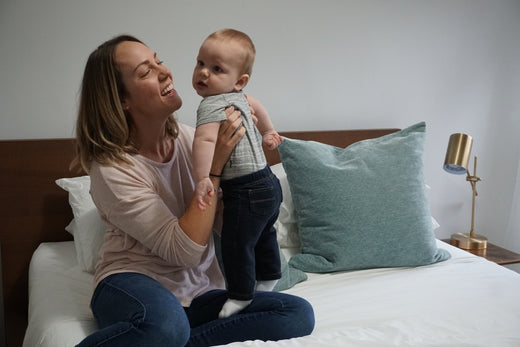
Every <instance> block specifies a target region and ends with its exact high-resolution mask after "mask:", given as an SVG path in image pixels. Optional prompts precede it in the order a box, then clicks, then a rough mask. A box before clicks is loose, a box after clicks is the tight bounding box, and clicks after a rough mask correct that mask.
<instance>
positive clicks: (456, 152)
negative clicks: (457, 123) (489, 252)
mask: <svg viewBox="0 0 520 347" xmlns="http://www.w3.org/2000/svg"><path fill="white" fill-rule="evenodd" d="M472 144H473V139H472V138H471V136H469V135H466V134H460V133H457V134H452V135H451V136H450V141H449V142H448V149H447V150H446V159H444V170H446V171H447V172H449V173H451V174H455V175H463V174H466V181H468V182H469V183H470V184H471V189H472V190H473V202H472V208H471V229H470V232H469V233H456V234H453V235H451V239H450V243H451V244H452V245H454V246H456V247H459V248H463V249H486V247H487V238H486V237H484V236H482V235H477V234H475V198H476V197H477V195H478V194H477V182H478V181H480V180H481V179H480V178H479V177H477V157H476V156H475V162H474V171H473V175H470V173H469V170H468V161H469V156H470V153H471V146H472Z"/></svg>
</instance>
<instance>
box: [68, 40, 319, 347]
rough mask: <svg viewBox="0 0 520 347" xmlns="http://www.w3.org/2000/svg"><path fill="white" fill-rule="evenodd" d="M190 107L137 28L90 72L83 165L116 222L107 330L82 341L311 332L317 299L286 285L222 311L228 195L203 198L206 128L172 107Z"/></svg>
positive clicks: (107, 261) (83, 111) (102, 53)
mask: <svg viewBox="0 0 520 347" xmlns="http://www.w3.org/2000/svg"><path fill="white" fill-rule="evenodd" d="M181 105H182V100H181V98H180V97H179V95H178V94H177V92H176V91H175V89H174V88H173V77H172V74H171V72H170V71H169V70H168V69H167V68H166V67H165V66H164V65H163V63H162V61H160V60H159V58H158V56H157V54H156V53H154V52H153V51H152V50H150V49H149V48H148V47H147V46H146V45H144V44H143V43H142V42H140V41H139V40H137V39H136V38H134V37H131V36H119V37H116V38H114V39H112V40H109V41H107V42H105V43H104V44H102V45H101V46H100V47H98V49H96V50H95V51H94V52H93V53H92V54H91V55H90V57H89V59H88V61H87V65H86V67H85V72H84V76H83V83H82V90H81V101H80V107H79V114H78V121H77V158H76V160H77V162H78V163H79V164H80V165H81V166H82V167H83V169H85V170H86V171H87V172H88V173H89V174H90V177H91V194H92V198H93V200H94V202H95V204H96V206H97V207H98V209H99V211H100V214H101V217H102V218H103V220H104V221H105V223H106V225H107V231H106V234H105V240H104V243H103V246H102V248H101V251H100V255H101V259H100V261H99V262H98V264H97V265H96V271H95V277H94V279H95V291H94V294H93V296H92V301H91V307H92V311H93V313H94V316H95V318H96V320H97V322H98V325H99V329H100V330H99V331H97V332H95V333H94V334H92V335H90V336H88V337H87V338H85V340H83V341H82V342H81V343H80V344H79V346H100V345H103V346H105V345H106V346H184V345H189V346H210V345H218V344H226V343H230V342H233V341H244V340H250V339H261V340H279V339H285V338H291V337H297V336H303V335H307V334H310V333H311V331H312V329H313V328H314V314H313V311H312V307H311V306H310V304H309V303H308V302H306V301H305V300H303V299H301V298H298V297H295V296H290V295H287V294H283V293H273V292H259V293H257V295H256V296H255V299H254V301H253V302H252V303H251V305H249V306H248V307H247V308H246V309H244V310H243V311H241V312H240V313H239V314H235V315H232V316H230V317H228V318H225V319H218V313H219V311H220V309H221V308H222V305H223V304H224V302H225V301H226V299H227V293H226V291H225V290H223V289H222V288H224V280H223V277H222V273H221V272H220V269H219V267H218V263H217V260H216V257H215V251H214V244H213V238H212V234H211V233H212V227H213V222H214V219H215V211H216V207H217V205H218V204H217V194H215V193H213V194H209V196H208V197H207V199H208V200H207V204H208V208H206V209H205V210H204V211H201V210H200V209H199V208H198V207H197V201H196V199H193V197H192V195H193V191H194V182H193V178H192V173H191V171H192V163H191V146H192V141H193V134H194V129H193V128H190V127H188V126H186V125H183V124H178V123H177V122H176V120H175V119H174V118H173V116H172V114H173V112H175V111H176V110H178V109H179V108H180V107H181ZM226 115H227V116H228V120H227V121H226V122H224V123H223V124H222V126H221V128H220V131H219V140H218V143H217V146H216V149H215V155H214V159H213V163H212V165H211V172H212V173H214V174H215V175H214V176H212V177H211V179H212V181H213V185H214V186H215V187H219V184H220V181H219V177H218V176H219V174H220V173H221V171H222V169H223V167H224V165H225V163H226V161H227V159H228V157H229V155H230V153H231V151H232V149H233V148H234V146H235V145H236V143H237V142H238V140H239V139H240V138H241V137H242V136H243V134H244V129H243V128H242V127H240V116H239V112H234V111H233V109H229V110H227V111H226Z"/></svg>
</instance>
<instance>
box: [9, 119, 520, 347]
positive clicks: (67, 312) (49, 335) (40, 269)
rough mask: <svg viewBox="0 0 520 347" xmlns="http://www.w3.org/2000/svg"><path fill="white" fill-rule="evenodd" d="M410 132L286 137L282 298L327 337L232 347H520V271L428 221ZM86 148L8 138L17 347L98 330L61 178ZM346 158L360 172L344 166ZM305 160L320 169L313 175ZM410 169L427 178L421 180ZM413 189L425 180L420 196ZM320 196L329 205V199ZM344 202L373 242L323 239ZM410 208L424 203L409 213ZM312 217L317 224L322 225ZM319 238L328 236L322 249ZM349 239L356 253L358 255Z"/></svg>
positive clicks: (12, 340) (281, 170) (278, 169)
mask: <svg viewBox="0 0 520 347" xmlns="http://www.w3.org/2000/svg"><path fill="white" fill-rule="evenodd" d="M410 128H413V131H411V130H410ZM410 128H407V129H403V130H400V131H399V130H398V129H369V130H341V131H313V132H285V133H282V135H284V136H285V137H286V138H288V139H301V140H304V141H298V140H294V141H293V140H290V141H287V146H286V147H285V148H283V150H282V148H281V149H280V153H281V156H282V160H283V161H284V165H281V164H279V162H280V156H279V154H278V153H277V152H269V153H267V156H268V160H269V162H270V163H271V165H272V167H273V171H274V172H275V173H276V174H277V175H278V176H279V178H280V180H281V183H282V188H283V189H284V204H285V205H283V206H282V208H281V213H280V219H279V222H278V223H277V226H278V228H279V243H280V247H281V252H282V255H283V258H284V260H285V261H284V263H283V265H284V278H282V280H283V282H284V283H283V285H284V287H283V288H281V290H284V291H286V292H288V293H292V294H295V295H299V296H302V297H304V298H306V299H308V300H309V301H310V302H311V303H312V305H313V307H314V310H315V315H316V328H315V330H314V332H313V333H312V335H310V336H307V337H303V338H298V339H291V340H285V341H278V342H270V341H268V342H263V341H247V342H245V343H232V344H230V345H229V346H430V345H435V346H442V345H444V346H453V345H458V346H519V345H520V329H519V327H520V297H519V294H518V293H520V275H519V274H518V273H516V272H513V271H511V270H509V269H507V268H505V267H502V266H499V265H497V264H495V263H492V262H490V261H487V260H486V259H484V258H482V257H477V256H475V255H473V254H470V253H468V252H465V251H463V250H460V249H458V248H455V247H453V246H451V245H449V244H446V243H444V242H442V241H440V240H437V239H435V237H434V236H433V235H434V234H433V229H434V227H435V226H436V225H435V220H434V219H433V218H432V217H431V216H430V215H427V214H428V213H429V210H428V207H427V190H426V189H425V188H424V182H423V181H424V179H423V177H422V176H421V174H422V164H421V162H422V151H421V148H420V147H421V144H420V142H421V141H423V140H424V125H416V126H414V127H410ZM418 129H422V131H418ZM418 133H422V135H421V134H419V135H418ZM412 137H413V139H412ZM310 140H312V141H310ZM358 141H361V142H358ZM397 142H399V143H398V145H396V143H397ZM73 143H74V141H73V140H72V139H52V140H48V139H46V140H17V141H0V156H1V158H2V161H1V162H0V178H1V179H0V187H1V188H0V193H1V194H0V196H1V197H0V203H1V209H0V210H1V211H2V212H1V213H2V225H3V227H2V229H1V234H0V237H1V238H0V241H1V251H2V265H3V269H2V270H3V293H4V298H3V300H4V309H5V320H6V332H7V343H8V344H7V345H8V346H21V345H22V343H23V346H28V347H29V346H30V347H32V346H49V347H50V346H52V347H60V346H72V345H74V344H75V343H77V342H79V341H80V340H81V339H82V338H83V337H84V336H85V335H86V334H88V333H89V332H91V331H94V330H95V329H96V324H95V321H94V320H93V318H92V314H91V312H90V310H89V307H88V305H89V300H90V296H91V293H92V285H91V282H92V274H91V273H89V272H88V271H86V270H85V268H86V267H87V268H88V263H89V261H90V262H91V261H92V259H89V258H88V257H85V254H83V258H81V257H78V251H79V247H80V246H78V240H77V239H78V238H79V237H78V234H77V233H76V234H74V237H73V236H72V235H71V232H74V230H72V229H73V228H74V226H73V225H71V224H72V223H71V221H73V222H74V221H75V220H76V222H77V221H78V218H77V217H78V216H77V211H76V210H74V214H73V209H71V207H73V205H71V204H70V203H69V202H70V200H69V199H70V198H71V189H70V187H68V188H67V189H68V191H66V190H64V189H62V188H63V187H64V185H63V184H62V187H61V188H60V187H58V185H57V184H56V183H55V181H56V180H57V179H60V178H66V177H69V178H70V177H75V178H78V177H83V176H82V175H83V173H81V172H71V171H70V170H69V168H68V166H69V163H70V160H71V158H72V156H73ZM353 143H356V145H353V146H350V145H351V144H353ZM411 144H413V146H411ZM328 145H332V146H335V147H330V146H328ZM347 146H349V147H347ZM396 146H397V147H396ZM345 147H347V149H348V150H349V152H348V153H347V154H348V155H350V156H352V155H353V154H352V151H353V150H355V153H354V154H355V155H357V156H358V157H359V155H360V153H361V154H362V155H364V156H365V157H363V160H361V162H359V161H355V163H353V162H352V161H349V160H350V159H352V158H351V157H349V156H348V155H347V159H345V157H344V155H345V153H344V150H341V149H342V148H345ZM418 148H419V149H418ZM403 151H405V152H406V151H411V152H410V153H409V155H410V156H413V157H414V158H415V160H412V161H411V162H410V161H409V160H408V161H406V162H405V163H402V165H406V166H408V167H407V168H406V170H404V169H405V168H403V170H404V171H402V172H401V171H395V170H397V168H398V167H399V166H401V164H400V163H399V162H398V161H397V159H396V158H397V157H402V156H403ZM374 155H375V158H372V157H371V156H374ZM392 155H395V156H397V157H394V158H392ZM406 157H407V155H406ZM302 158H304V159H307V160H302ZM384 160H390V161H391V163H392V165H387V164H388V162H387V163H386V164H385V167H388V168H389V170H390V172H387V169H383V170H382V169H381V168H380V167H377V165H379V164H377V163H379V162H381V161H384ZM323 161H324V162H325V163H323ZM345 161H346V162H347V163H348V165H346V166H345V165H343V166H342V165H340V164H341V163H340V164H338V162H345ZM302 162H307V165H308V166H306V167H301V166H300V164H301V163H302ZM374 162H377V163H376V164H374ZM291 165H292V167H291ZM371 165H376V168H375V170H374V171H375V175H380V176H381V177H383V179H381V177H380V178H379V179H376V181H375V182H377V183H374V182H370V183H369V185H368V187H367V186H366V185H363V184H362V183H360V182H359V181H356V175H359V174H361V175H362V178H363V179H362V181H365V180H366V179H365V178H366V177H367V175H368V176H370V177H371V175H372V174H373V172H372V173H371V172H368V173H367V171H366V167H370V166H371ZM410 165H411V166H410ZM331 167H333V168H331ZM314 169H316V170H317V172H326V174H323V175H321V176H324V177H322V178H323V179H324V180H325V181H329V182H334V183H335V184H334V185H332V190H330V189H329V190H327V188H326V187H325V185H324V183H323V182H322V183H320V182H319V181H317V180H318V179H320V177H316V175H314V176H313V175H311V174H307V173H309V172H311V171H312V170H314ZM345 170H346V171H345ZM349 170H354V172H352V171H349ZM356 170H357V171H356ZM360 170H361V172H359V171H360ZM409 172H412V173H417V172H419V175H418V176H417V175H414V177H412V178H410V177H407V176H406V175H410V173H409ZM335 175H337V176H335ZM343 176H347V177H349V180H350V181H352V185H354V186H352V185H351V186H349V187H348V189H350V194H349V197H346V196H345V195H344V194H343V193H341V192H338V191H339V190H340V189H339V188H338V185H340V186H341V187H343V186H347V185H348V184H349V182H343V181H342V177H343ZM389 176H390V181H389ZM393 176H396V177H397V178H398V180H396V181H394V180H393V179H392V177H393ZM309 180H310V182H313V183H315V184H314V185H313V186H314V192H312V194H314V195H311V196H308V195H305V194H308V191H307V190H308V189H307V188H302V187H308V186H309ZM421 180H422V181H421ZM379 181H383V183H384V184H385V186H384V187H386V188H384V189H383V188H381V187H380V186H378V184H383V183H381V182H379ZM412 181H413V182H415V183H413V182H412ZM411 182H412V183H411ZM417 182H420V183H417ZM76 183H77V182H76ZM401 184H404V186H402V185H401ZM410 184H412V185H413V184H415V186H412V188H413V189H412V188H410V189H409V187H410ZM419 184H420V185H421V187H419ZM302 189H303V191H302ZM367 190H369V191H368V192H367ZM408 190H415V191H416V192H415V193H414V195H413V196H410V195H406V194H405V197H404V200H403V201H401V200H400V199H401V196H402V195H403V191H405V192H408ZM374 191H375V192H376V193H377V192H379V194H381V192H382V191H383V192H384V195H385V197H384V198H383V199H382V198H381V197H380V196H373V195H371V194H372V193H374ZM337 194H339V195H337ZM320 195H322V196H323V195H325V196H326V200H327V201H321V200H320V201H319V203H318V202H317V201H316V199H319V197H320ZM396 195H398V196H399V198H396ZM309 199H313V200H312V201H313V204H312V205H311V206H310V207H311V210H309V211H307V210H306V209H308V208H309V206H305V205H302V204H304V203H305V201H306V200H309ZM349 199H350V200H349ZM352 199H354V200H352ZM343 200H348V203H349V204H350V205H352V201H355V202H358V201H359V202H360V205H362V207H363V208H362V209H360V207H359V206H358V204H357V203H356V209H355V210H354V211H351V212H345V213H344V214H343V213H342V219H344V217H345V216H346V215H348V214H349V213H352V216H350V217H349V218H350V219H349V221H350V222H349V224H350V225H361V226H363V228H362V232H361V233H357V234H356V231H355V230H351V231H350V232H349V233H348V234H349V236H348V237H351V235H353V234H354V235H355V237H357V239H346V240H345V239H336V238H334V237H332V236H330V234H327V233H326V232H325V233H321V232H322V230H321V229H320V230H316V229H313V225H312V221H315V220H316V219H317V217H316V215H315V214H316V213H319V215H320V216H321V215H325V214H326V213H328V210H331V209H332V208H331V207H330V206H329V205H327V203H329V204H330V203H332V204H333V205H338V204H339V205H341V203H342V201H343ZM374 200H377V201H375V202H374ZM380 200H383V201H380ZM361 202H362V203H361ZM410 202H411V203H413V205H414V206H416V205H421V206H422V207H421V208H419V210H417V209H416V208H415V207H414V208H406V209H404V208H402V207H400V206H404V205H405V204H407V203H410ZM380 204H386V205H385V206H386V207H385V210H391V209H393V208H394V206H396V207H395V208H396V209H395V210H392V211H391V213H390V214H389V215H386V216H385V215H384V213H381V212H380V211H381V209H382V208H381V205H380ZM322 205H323V206H322ZM73 208H74V207H73ZM320 208H323V209H325V210H320ZM342 208H343V209H345V207H342ZM374 208H375V209H376V210H373V209H374ZM410 210H413V211H412V212H410ZM302 211H307V212H305V213H304V212H302ZM374 211H376V212H374ZM401 212H402V213H403V215H399V214H400V213H401ZM410 213H412V214H411V215H410ZM307 214H309V215H311V216H312V220H311V223H310V224H311V225H309V220H306V217H307ZM336 214H337V213H336ZM418 214H420V215H421V218H419V217H418ZM396 215H399V218H400V219H399V220H400V223H401V224H402V221H403V218H404V220H406V221H407V223H406V227H405V228H404V229H406V230H407V231H406V230H405V231H402V230H401V229H403V228H398V229H393V228H394V227H395V225H394V226H393V225H392V223H394V224H395V220H394V219H395V216H396ZM328 220H330V217H327V221H328ZM373 220H375V221H376V223H375V226H371V224H372V222H371V221H373ZM341 222H342V221H341V220H340V221H339V223H341ZM369 224H370V225H369ZM381 225H384V226H385V228H384V229H385V230H384V231H385V233H384V234H380V235H378V237H377V239H370V237H369V236H367V235H368V231H367V230H371V229H370V228H371V227H379V228H380V226H381ZM66 227H67V229H68V231H67V230H65V228H66ZM76 227H77V226H76ZM331 227H333V228H337V225H332V226H331ZM349 227H350V226H349ZM418 228H422V229H424V230H425V231H422V232H421V233H420V235H419V236H417V235H414V236H409V235H407V234H406V233H408V234H410V233H415V230H417V229H418ZM410 230H413V232H410ZM309 231H310V233H309ZM403 233H405V234H403ZM309 234H310V235H309ZM336 234H337V233H336ZM339 234H341V233H339ZM316 235H318V236H316ZM313 238H318V239H317V241H318V242H317V244H313V242H314V241H316V240H314V239H313ZM346 243H350V244H352V243H353V245H352V246H351V248H349V249H348V250H347V249H346V246H345V244H346ZM367 245H368V246H367ZM323 246H325V247H326V249H323V248H320V247H323ZM358 246H359V247H358ZM360 249H361V251H360ZM416 250H418V251H416ZM82 252H85V250H83V251H82ZM327 252H331V253H330V254H329V253H327ZM428 252H430V253H428ZM425 254H427V256H426V258H424V257H425Z"/></svg>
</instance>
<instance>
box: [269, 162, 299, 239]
mask: <svg viewBox="0 0 520 347" xmlns="http://www.w3.org/2000/svg"><path fill="white" fill-rule="evenodd" d="M271 171H273V173H274V174H275V175H276V177H278V180H279V181H280V185H281V186H282V194H283V201H282V204H281V205H280V214H279V215H278V220H277V221H276V223H275V224H274V227H275V229H276V235H277V238H278V244H279V246H280V248H299V247H300V236H299V235H298V227H297V224H296V213H295V211H294V205H293V201H292V197H291V190H290V189H289V181H288V180H287V174H286V173H285V170H284V168H283V166H282V164H281V163H279V164H276V165H273V166H271Z"/></svg>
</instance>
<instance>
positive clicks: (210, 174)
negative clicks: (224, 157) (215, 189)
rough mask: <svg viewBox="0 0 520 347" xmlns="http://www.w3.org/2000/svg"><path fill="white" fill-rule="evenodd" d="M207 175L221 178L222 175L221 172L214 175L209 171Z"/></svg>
mask: <svg viewBox="0 0 520 347" xmlns="http://www.w3.org/2000/svg"><path fill="white" fill-rule="evenodd" d="M209 176H210V177H217V178H221V177H222V174H220V175H215V174H212V173H211V172H210V173H209Z"/></svg>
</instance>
